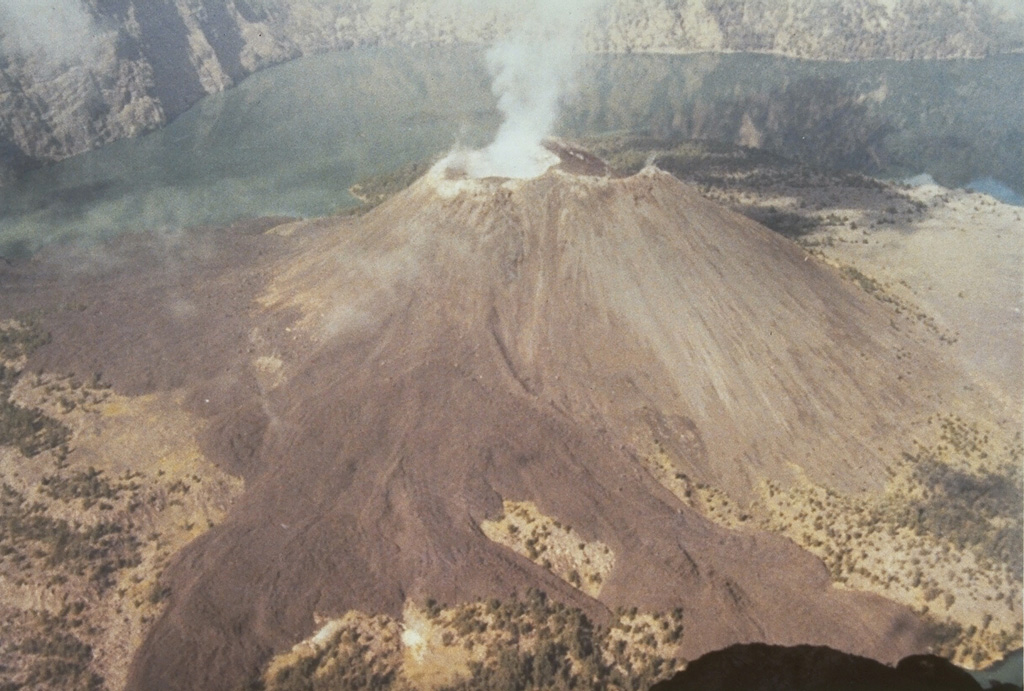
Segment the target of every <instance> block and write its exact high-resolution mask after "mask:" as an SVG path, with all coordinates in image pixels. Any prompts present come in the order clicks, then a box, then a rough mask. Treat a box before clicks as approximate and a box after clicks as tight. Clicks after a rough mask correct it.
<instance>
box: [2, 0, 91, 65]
mask: <svg viewBox="0 0 1024 691" xmlns="http://www.w3.org/2000/svg"><path fill="white" fill-rule="evenodd" d="M0 45H2V47H3V52H5V53H7V54H9V55H10V54H20V55H23V56H25V57H29V58H34V59H35V60H38V61H40V62H41V63H43V64H45V65H46V66H48V67H57V66H60V65H67V64H69V63H75V62H84V61H86V60H87V59H89V57H90V53H91V52H92V51H93V49H94V48H95V45H96V26H95V23H94V22H93V18H92V15H91V14H90V13H89V11H88V10H87V9H86V7H85V5H84V4H83V3H82V0H59V1H58V2H53V1H50V2H39V0H0Z"/></svg>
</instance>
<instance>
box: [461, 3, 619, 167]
mask: <svg viewBox="0 0 1024 691" xmlns="http://www.w3.org/2000/svg"><path fill="white" fill-rule="evenodd" d="M481 4H482V5H486V4H487V3H481ZM603 4H604V0H554V1H552V0H547V1H545V0H526V1H525V2H524V3H521V4H517V7H516V16H517V17H522V18H521V19H519V20H518V21H517V22H515V23H514V25H515V28H514V29H512V30H511V31H510V32H509V33H508V34H507V35H506V36H504V37H503V38H501V39H500V40H498V41H497V43H495V44H494V46H492V47H491V49H490V50H488V51H487V55H486V60H487V68H488V70H489V71H490V73H491V77H492V78H493V82H492V85H491V89H492V91H493V92H494V95H495V96H496V97H497V98H498V109H499V110H500V111H501V113H502V115H503V116H504V121H503V122H502V124H501V126H500V127H499V129H498V132H497V135H496V136H495V138H494V141H493V142H491V143H490V144H489V145H488V146H486V147H485V148H483V149H479V150H476V151H464V150H463V151H455V152H452V154H450V155H449V156H448V157H447V158H446V159H445V161H444V162H443V165H445V166H446V167H447V168H452V169H460V170H463V171H465V173H466V174H467V175H469V176H471V177H490V176H497V177H512V178H529V177H535V176H537V175H540V174H541V173H543V172H544V171H545V170H547V169H548V168H549V167H550V166H551V165H552V164H553V163H555V162H557V160H558V159H557V157H555V156H554V154H552V153H551V152H549V151H548V150H547V149H545V148H544V147H543V145H542V143H543V141H544V139H545V137H547V136H549V135H550V134H551V132H552V129H553V128H554V125H555V121H556V120H557V118H558V110H559V106H560V102H561V99H562V98H563V97H564V96H565V94H566V93H567V92H568V91H569V90H570V89H571V88H572V86H573V81H574V78H575V76H576V72H577V68H578V67H579V64H580V56H581V55H582V45H583V32H584V28H585V26H586V25H587V23H588V22H590V21H591V20H592V19H593V18H594V17H595V16H596V13H597V12H598V10H599V9H600V7H601V5H603Z"/></svg>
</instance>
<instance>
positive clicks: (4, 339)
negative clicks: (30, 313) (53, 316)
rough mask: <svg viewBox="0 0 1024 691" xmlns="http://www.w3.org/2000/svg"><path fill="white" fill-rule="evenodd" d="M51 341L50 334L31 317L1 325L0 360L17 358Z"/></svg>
mask: <svg viewBox="0 0 1024 691" xmlns="http://www.w3.org/2000/svg"><path fill="white" fill-rule="evenodd" d="M49 342H50V334H49V332H47V331H43V330H42V329H41V328H40V327H39V325H38V324H37V323H36V322H35V321H34V320H31V319H21V320H19V321H16V322H8V323H7V325H6V326H0V360H16V359H18V358H20V357H22V356H24V355H29V354H30V353H31V352H32V351H33V350H35V349H36V348H39V347H40V346H44V345H46V344H47V343H49Z"/></svg>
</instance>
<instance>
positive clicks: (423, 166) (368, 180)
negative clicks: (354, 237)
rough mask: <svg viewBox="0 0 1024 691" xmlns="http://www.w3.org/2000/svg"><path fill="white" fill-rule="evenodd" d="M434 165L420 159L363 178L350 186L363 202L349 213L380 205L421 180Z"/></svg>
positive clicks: (351, 190)
mask: <svg viewBox="0 0 1024 691" xmlns="http://www.w3.org/2000/svg"><path fill="white" fill-rule="evenodd" d="M432 165H433V161H419V162H416V163H409V164H407V165H404V166H401V167H399V168H395V169H394V170H390V171H388V172H386V173H381V174H379V175H370V176H368V177H365V178H361V179H360V180H359V181H358V182H356V184H354V185H352V187H350V188H349V192H350V193H351V194H352V196H354V197H356V198H357V199H358V200H359V201H360V202H362V204H361V205H360V206H357V207H355V208H354V209H351V210H350V211H349V213H353V214H360V213H366V212H367V211H369V210H370V209H372V208H374V207H376V206H379V205H380V204H381V203H383V202H384V201H385V200H386V199H388V198H389V197H391V196H393V195H395V194H398V193H399V192H401V191H402V190H404V189H405V188H407V187H409V186H410V185H411V184H412V183H414V182H416V181H417V180H419V179H420V178H421V177H422V176H423V174H424V173H426V172H427V171H428V170H430V167H431V166H432Z"/></svg>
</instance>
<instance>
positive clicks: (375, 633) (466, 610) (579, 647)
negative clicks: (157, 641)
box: [246, 588, 683, 691]
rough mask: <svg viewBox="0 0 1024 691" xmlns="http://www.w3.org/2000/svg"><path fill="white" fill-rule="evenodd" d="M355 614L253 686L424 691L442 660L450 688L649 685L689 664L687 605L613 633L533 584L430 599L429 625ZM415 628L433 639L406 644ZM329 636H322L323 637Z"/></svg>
mask: <svg viewBox="0 0 1024 691" xmlns="http://www.w3.org/2000/svg"><path fill="white" fill-rule="evenodd" d="M353 614H355V613H351V612H350V613H349V614H347V615H346V616H345V617H344V618H343V619H340V620H337V621H336V622H335V623H333V624H332V625H329V626H333V628H332V629H331V633H330V636H329V638H327V639H326V640H318V642H316V643H310V642H304V643H301V644H299V645H297V646H296V647H295V648H294V649H293V651H292V652H291V653H286V654H284V656H283V658H282V659H283V660H284V662H283V664H282V662H281V661H278V662H276V663H274V662H272V663H271V665H270V667H269V670H268V672H267V673H266V674H265V675H264V677H263V678H262V679H259V680H253V681H252V682H250V683H249V684H248V685H247V687H246V688H250V689H267V690H270V691H300V690H301V691H327V690H328V689H339V688H346V689H348V688H374V689H392V690H402V691H405V690H407V689H413V688H419V686H418V684H419V682H420V680H421V677H417V676H416V675H417V668H420V667H421V666H423V665H427V666H429V665H431V664H432V660H434V662H433V664H438V661H440V662H441V663H442V664H443V663H444V662H448V663H450V664H457V666H458V667H459V672H458V673H457V674H455V675H454V676H455V677H457V678H456V679H454V680H449V681H447V682H442V683H433V684H430V686H431V687H433V688H437V689H441V690H444V691H469V690H470V689H487V690H491V689H502V690H519V689H521V690H524V691H525V690H526V689H574V688H577V689H588V690H589V689H623V690H626V689H646V688H649V687H650V685H651V684H652V683H653V682H654V681H655V680H657V679H659V678H662V677H665V676H668V675H670V674H671V673H672V672H674V671H675V670H676V669H678V668H679V667H680V666H681V664H682V663H681V661H680V660H678V659H676V658H675V657H673V656H672V655H671V654H669V651H677V650H678V646H679V643H680V642H681V638H682V634H683V612H682V610H681V609H677V610H675V611H673V612H670V613H665V614H649V613H641V612H638V611H637V609H636V608H632V609H630V610H623V609H620V610H618V611H617V612H616V614H615V619H614V620H613V622H612V624H611V625H610V626H607V627H605V626H601V625H599V624H595V623H594V622H593V621H591V620H590V619H589V618H588V617H587V615H586V614H585V613H584V612H583V611H582V610H580V609H578V608H575V607H571V606H568V605H564V604H562V603H560V602H557V601H554V600H552V599H550V598H548V597H547V595H546V594H545V593H544V592H543V591H541V590H538V589H536V588H531V589H529V590H527V592H526V593H525V596H524V597H521V598H520V597H518V596H513V597H511V598H509V599H505V600H499V599H497V598H491V599H488V600H477V601H475V602H467V603H463V604H460V605H455V606H453V607H446V606H444V605H441V604H439V603H437V602H436V601H434V600H428V601H427V602H426V608H425V610H423V611H422V612H421V614H422V616H423V617H425V620H424V621H425V622H426V623H425V624H424V623H420V624H415V623H410V626H409V628H406V627H405V626H404V625H401V624H399V622H397V621H395V620H392V619H390V618H388V617H386V616H383V615H378V616H377V617H374V618H372V619H371V618H369V617H367V616H365V615H360V616H359V617H354V616H353ZM368 624H372V625H368ZM324 630H327V629H324ZM400 631H405V632H406V633H403V634H401V636H400V635H399V632H400ZM409 631H422V632H423V635H424V636H426V637H428V638H430V642H429V643H428V642H426V641H425V640H423V639H416V640H418V641H419V642H413V643H411V644H410V643H408V642H406V641H405V638H406V635H407V634H408V632H409ZM322 638H323V633H322V632H321V633H320V634H317V636H316V637H315V639H322ZM311 640H312V639H311ZM453 660H461V662H459V663H454V662H452V661H453Z"/></svg>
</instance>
